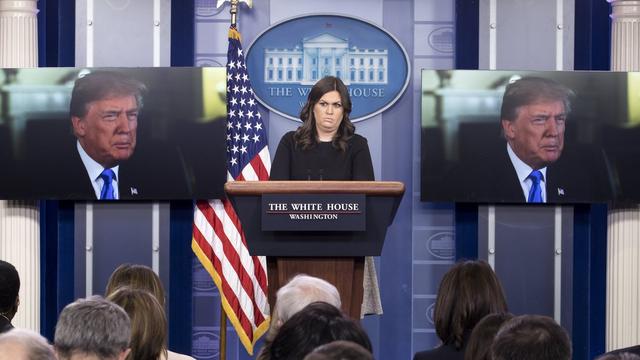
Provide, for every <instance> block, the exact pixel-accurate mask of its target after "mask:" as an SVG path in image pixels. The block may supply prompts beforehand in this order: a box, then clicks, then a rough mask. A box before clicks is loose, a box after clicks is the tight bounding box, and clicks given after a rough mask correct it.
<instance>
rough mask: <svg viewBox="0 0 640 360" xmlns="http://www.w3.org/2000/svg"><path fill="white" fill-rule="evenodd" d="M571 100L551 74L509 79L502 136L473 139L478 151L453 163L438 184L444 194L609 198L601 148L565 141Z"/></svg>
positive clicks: (465, 198)
mask: <svg viewBox="0 0 640 360" xmlns="http://www.w3.org/2000/svg"><path fill="white" fill-rule="evenodd" d="M574 98H575V93H574V91H573V90H571V89H569V88H568V87H566V86H564V85H562V84H560V83H559V82H556V81H554V80H552V79H549V78H545V77H537V76H525V77H522V78H519V79H517V80H515V81H512V82H510V83H509V84H508V85H507V86H506V88H505V91H504V94H503V97H502V105H501V108H500V121H499V122H500V131H501V133H502V137H503V139H504V140H503V141H502V142H500V141H497V142H496V141H493V140H492V139H488V138H483V137H482V136H480V135H479V136H478V137H477V138H475V139H473V143H474V144H473V146H475V147H476V148H477V149H478V151H476V152H473V153H472V156H470V157H469V158H467V159H464V160H462V161H460V162H459V163H457V164H456V165H455V166H453V168H452V170H451V171H450V172H449V173H448V175H447V176H445V179H444V181H442V183H441V186H442V193H443V194H446V195H445V197H446V198H448V199H451V200H454V201H462V202H502V203H574V202H601V201H607V200H611V198H612V194H611V186H610V184H609V181H608V178H609V177H608V169H607V166H606V161H605V160H604V157H603V154H602V151H601V150H599V149H597V148H595V147H593V146H590V145H584V144H578V143H571V144H567V142H566V141H565V132H566V130H567V128H568V126H570V123H571V117H570V114H571V101H572V100H573V99H574ZM459 141H461V140H459Z"/></svg>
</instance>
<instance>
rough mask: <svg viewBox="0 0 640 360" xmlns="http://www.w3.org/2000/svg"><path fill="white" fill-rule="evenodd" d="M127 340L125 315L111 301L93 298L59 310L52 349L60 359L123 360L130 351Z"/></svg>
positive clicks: (127, 318) (79, 300)
mask: <svg viewBox="0 0 640 360" xmlns="http://www.w3.org/2000/svg"><path fill="white" fill-rule="evenodd" d="M130 338H131V323H130V320H129V316H128V315H127V313H126V312H125V311H124V310H123V309H122V308H121V307H120V306H118V305H116V304H114V303H112V302H111V301H108V300H105V299H103V298H101V297H99V296H93V297H90V298H87V299H78V300H76V301H75V302H73V303H71V304H69V305H67V306H65V308H64V309H62V312H61V313H60V317H59V318H58V323H57V324H56V332H55V337H54V349H55V351H56V354H57V355H58V359H59V360H79V359H87V358H91V359H100V360H122V359H125V358H126V357H127V354H128V353H129V351H130V350H129V340H130Z"/></svg>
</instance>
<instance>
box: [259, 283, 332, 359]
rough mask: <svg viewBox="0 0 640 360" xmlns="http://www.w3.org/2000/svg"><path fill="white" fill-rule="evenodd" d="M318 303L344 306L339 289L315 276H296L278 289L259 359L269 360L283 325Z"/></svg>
mask: <svg viewBox="0 0 640 360" xmlns="http://www.w3.org/2000/svg"><path fill="white" fill-rule="evenodd" d="M317 301H322V302H326V303H328V304H331V305H333V306H335V307H336V308H338V309H339V308H340V307H341V306H342V301H341V300H340V293H339V292H338V289H337V288H336V287H335V286H333V284H331V283H329V282H328V281H326V280H323V279H320V278H317V277H314V276H309V275H306V274H299V275H296V276H294V277H293V278H292V279H291V280H289V282H288V283H286V284H285V285H284V286H282V287H281V288H280V289H278V292H277V293H276V304H275V306H274V309H273V313H272V314H271V324H270V326H269V330H268V331H267V334H266V335H265V343H264V346H263V348H262V349H261V350H260V353H259V354H258V357H257V359H263V360H264V359H268V352H269V351H268V349H269V347H270V345H271V342H272V341H273V339H274V338H275V337H276V335H277V334H278V331H279V330H280V327H281V326H282V324H284V323H285V322H286V321H287V320H289V319H290V318H291V317H292V316H293V315H295V314H296V313H297V312H299V311H300V310H302V309H304V308H305V307H306V306H307V305H309V304H311V303H313V302H317Z"/></svg>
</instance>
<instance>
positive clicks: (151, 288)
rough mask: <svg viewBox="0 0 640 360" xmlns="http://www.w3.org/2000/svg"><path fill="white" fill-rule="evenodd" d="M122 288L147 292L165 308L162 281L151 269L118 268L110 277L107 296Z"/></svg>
mask: <svg viewBox="0 0 640 360" xmlns="http://www.w3.org/2000/svg"><path fill="white" fill-rule="evenodd" d="M122 286H128V287H131V288H134V289H142V290H147V291H148V292H150V293H151V294H153V295H154V296H155V297H156V299H157V300H158V302H159V303H160V305H161V306H162V308H164V303H165V294H164V287H163V286H162V281H160V277H158V275H157V274H156V273H155V272H153V270H152V269H151V268H150V267H148V266H145V265H136V264H122V265H120V266H118V268H117V269H115V270H114V271H113V273H112V274H111V276H110V277H109V282H108V283H107V289H106V290H105V296H109V295H110V294H112V293H113V292H115V291H116V290H117V289H118V288H119V287H122Z"/></svg>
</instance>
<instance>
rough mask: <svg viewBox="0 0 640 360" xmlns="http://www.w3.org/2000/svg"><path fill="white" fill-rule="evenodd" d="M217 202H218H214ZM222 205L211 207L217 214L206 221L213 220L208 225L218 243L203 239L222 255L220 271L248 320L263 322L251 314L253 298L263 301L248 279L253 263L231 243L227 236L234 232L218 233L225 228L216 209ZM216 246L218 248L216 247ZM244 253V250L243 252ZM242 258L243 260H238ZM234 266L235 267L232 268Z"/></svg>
mask: <svg viewBox="0 0 640 360" xmlns="http://www.w3.org/2000/svg"><path fill="white" fill-rule="evenodd" d="M216 201H217V202H219V201H218V200H216ZM220 205H222V204H215V205H214V207H213V211H214V212H215V213H216V214H217V215H216V216H213V217H209V218H207V219H206V221H211V219H213V223H211V224H210V225H211V226H212V228H213V229H217V230H216V231H215V232H214V234H215V235H216V236H217V237H218V239H219V241H215V240H214V239H212V238H207V236H205V239H206V240H207V242H208V243H210V244H213V248H214V249H215V250H216V251H215V252H216V254H220V255H224V256H218V257H220V258H222V259H223V262H222V265H223V266H222V270H223V274H224V275H225V277H226V279H227V281H228V282H229V283H230V284H234V285H235V286H233V288H234V293H235V294H236V297H237V298H238V301H239V304H240V306H241V308H242V309H243V311H244V312H245V315H246V316H247V317H248V318H249V320H250V321H254V319H256V320H258V321H257V322H261V321H263V320H264V315H263V314H261V313H259V312H256V313H255V314H254V313H252V311H251V310H252V309H253V307H255V306H256V304H255V301H254V297H258V298H260V299H263V298H264V297H265V295H264V294H263V293H257V294H254V291H253V290H254V289H253V285H252V281H251V277H250V275H249V274H250V273H252V270H253V262H252V260H251V257H249V256H246V257H245V256H241V255H239V251H242V250H240V249H237V248H236V247H235V246H234V245H233V241H232V240H231V238H230V237H228V236H227V234H233V233H234V231H233V230H231V229H229V226H227V227H226V229H225V231H220V229H222V228H225V226H224V225H223V224H221V221H220V216H224V213H223V211H222V209H216V208H217V207H221V206H220ZM221 212H222V214H221ZM216 246H218V247H216ZM245 251H246V250H245ZM242 257H244V258H243V259H240V258H242ZM232 264H235V265H236V266H233V265H232ZM246 265H250V267H251V269H245V268H244V266H246Z"/></svg>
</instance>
